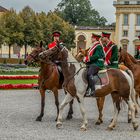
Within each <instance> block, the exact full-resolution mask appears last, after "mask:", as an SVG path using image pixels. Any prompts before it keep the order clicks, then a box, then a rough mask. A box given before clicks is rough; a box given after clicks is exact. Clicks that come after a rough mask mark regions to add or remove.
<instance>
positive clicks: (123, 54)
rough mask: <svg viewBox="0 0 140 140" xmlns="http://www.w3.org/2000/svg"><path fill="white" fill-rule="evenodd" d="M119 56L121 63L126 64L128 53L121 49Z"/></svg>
mask: <svg viewBox="0 0 140 140" xmlns="http://www.w3.org/2000/svg"><path fill="white" fill-rule="evenodd" d="M118 56H119V58H118V61H119V63H122V62H125V59H126V56H127V52H126V51H125V50H124V49H122V48H120V49H119V53H118Z"/></svg>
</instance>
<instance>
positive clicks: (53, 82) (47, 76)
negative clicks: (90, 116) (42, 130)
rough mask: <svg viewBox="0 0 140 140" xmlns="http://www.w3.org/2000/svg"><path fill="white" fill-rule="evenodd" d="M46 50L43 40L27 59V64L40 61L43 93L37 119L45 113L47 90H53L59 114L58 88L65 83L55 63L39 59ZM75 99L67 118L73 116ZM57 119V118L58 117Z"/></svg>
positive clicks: (40, 83) (40, 89)
mask: <svg viewBox="0 0 140 140" xmlns="http://www.w3.org/2000/svg"><path fill="white" fill-rule="evenodd" d="M42 51H45V48H44V47H43V46H42V42H41V43H40V45H39V46H37V47H35V48H34V49H33V51H32V52H31V53H30V54H29V55H28V57H27V58H26V60H25V64H28V65H30V64H32V63H34V62H38V63H40V66H41V68H40V71H39V79H38V84H39V91H40V95H41V113H40V115H39V116H38V117H37V119H36V121H41V120H42V117H43V115H44V106H45V91H46V90H51V91H52V92H53V94H54V97H55V105H56V107H57V116H58V113H59V100H58V89H62V84H63V77H62V79H61V76H60V73H59V72H58V69H57V66H56V64H54V63H44V62H41V61H40V60H39V57H38V56H39V54H40V53H41V52H42ZM72 104H73V101H71V103H70V109H69V112H68V116H67V119H71V118H72V114H73V108H72ZM56 120H57V119H56Z"/></svg>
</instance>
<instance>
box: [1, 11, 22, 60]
mask: <svg viewBox="0 0 140 140" xmlns="http://www.w3.org/2000/svg"><path fill="white" fill-rule="evenodd" d="M1 22H2V23H1V24H2V26H3V29H2V30H3V37H4V39H3V42H5V43H6V44H7V45H8V46H9V58H10V57H11V46H12V45H14V44H15V43H16V44H17V45H21V44H22V42H23V37H24V35H23V33H22V31H23V20H22V19H21V18H20V16H18V15H17V14H16V11H15V10H13V9H11V10H9V11H8V12H6V13H5V14H4V15H3V16H2V20H1Z"/></svg>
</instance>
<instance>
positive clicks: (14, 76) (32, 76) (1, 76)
mask: <svg viewBox="0 0 140 140" xmlns="http://www.w3.org/2000/svg"><path fill="white" fill-rule="evenodd" d="M0 79H11V80H12V79H38V75H0Z"/></svg>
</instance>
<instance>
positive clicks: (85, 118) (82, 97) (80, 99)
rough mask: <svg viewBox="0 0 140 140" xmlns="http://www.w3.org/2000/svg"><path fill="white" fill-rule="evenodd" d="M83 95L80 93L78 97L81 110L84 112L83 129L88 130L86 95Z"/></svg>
mask: <svg viewBox="0 0 140 140" xmlns="http://www.w3.org/2000/svg"><path fill="white" fill-rule="evenodd" d="M83 95H84V94H83ZM83 95H82V94H79V95H78V97H79V106H80V111H81V114H82V117H83V124H82V126H81V130H82V131H86V130H87V124H88V120H87V115H86V111H85V106H84V96H83Z"/></svg>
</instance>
